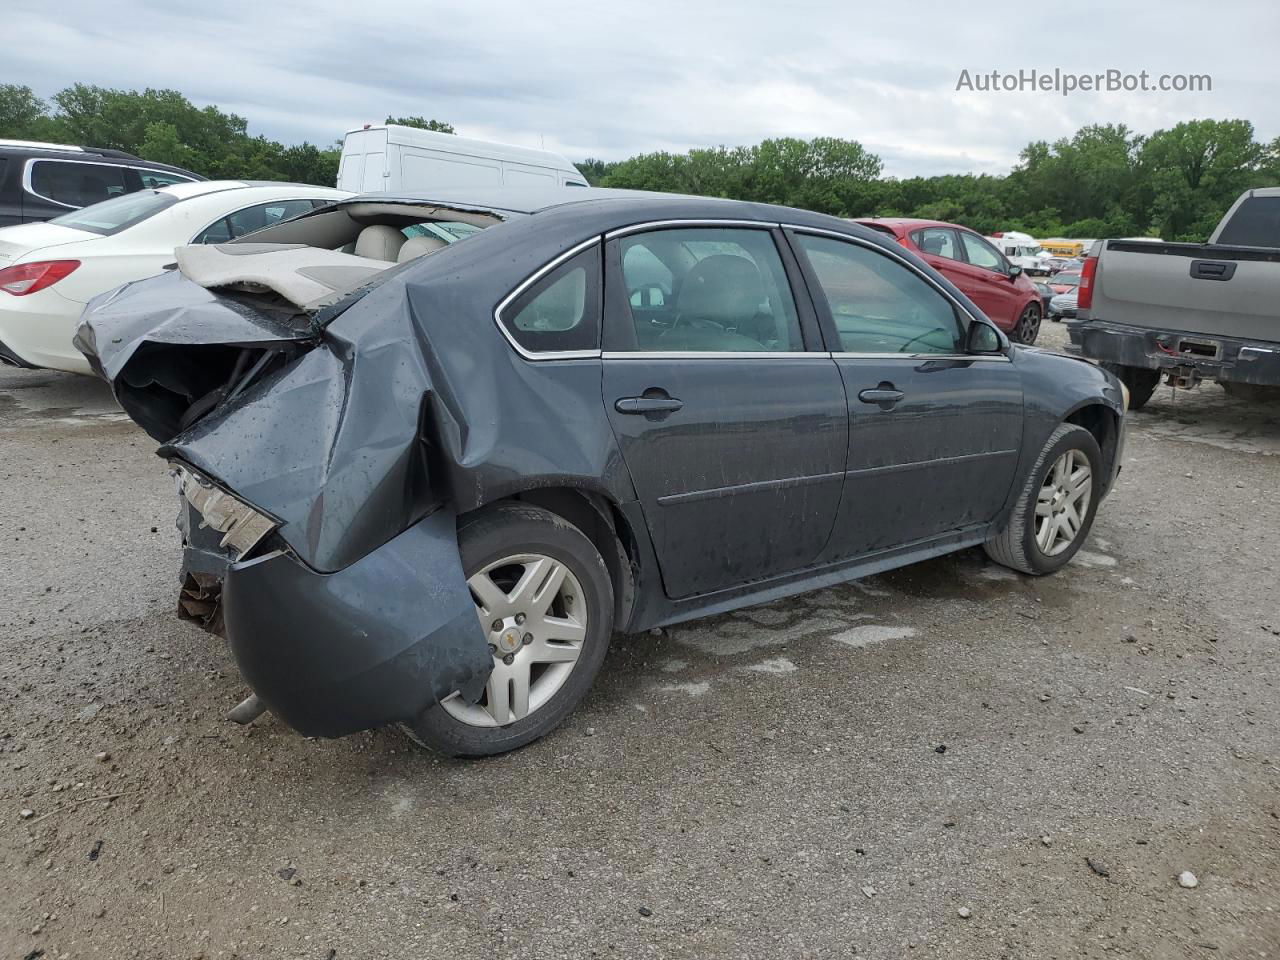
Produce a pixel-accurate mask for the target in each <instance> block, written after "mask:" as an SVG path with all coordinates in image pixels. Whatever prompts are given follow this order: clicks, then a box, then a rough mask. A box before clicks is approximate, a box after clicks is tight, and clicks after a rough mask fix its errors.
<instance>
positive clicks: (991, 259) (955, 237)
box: [854, 217, 1044, 343]
mask: <svg viewBox="0 0 1280 960" xmlns="http://www.w3.org/2000/svg"><path fill="white" fill-rule="evenodd" d="M854 223H860V224H862V225H863V226H865V227H870V228H871V229H873V230H879V231H880V232H882V233H887V234H889V235H890V236H892V237H893V238H894V239H896V240H897V241H898V242H899V243H900V244H902V245H903V246H904V247H906V248H907V249H908V250H911V251H912V252H914V253H916V254H918V255H919V256H920V257H921V258H922V259H923V260H924V261H925V263H927V264H929V266H931V267H933V268H934V269H935V270H937V271H938V272H939V273H940V274H942V275H943V276H944V277H946V278H947V279H948V280H950V281H951V282H952V283H954V284H955V285H956V286H957V287H959V288H960V290H961V292H962V293H964V295H965V296H966V297H968V298H969V299H970V300H972V301H973V302H974V303H976V304H977V305H978V307H979V308H980V309H981V310H982V312H983V313H985V314H986V315H987V317H988V319H990V320H991V322H992V323H994V324H995V325H996V326H997V327H999V328H1000V329H1001V330H1003V331H1004V332H1005V333H1007V334H1008V335H1009V337H1010V339H1012V340H1013V341H1015V342H1016V343H1035V342H1036V337H1037V336H1038V335H1039V333H1040V320H1041V318H1042V317H1043V315H1044V313H1043V309H1044V308H1043V307H1042V305H1041V302H1040V293H1039V291H1038V290H1036V288H1035V285H1034V284H1033V283H1032V282H1031V281H1030V280H1029V279H1028V278H1027V276H1026V274H1024V273H1023V272H1022V269H1021V268H1020V267H1016V266H1014V265H1013V264H1011V263H1009V261H1008V260H1006V259H1005V256H1004V254H1002V253H1001V252H1000V251H999V250H997V249H996V248H995V247H993V246H992V245H991V244H990V243H988V242H987V241H986V240H984V239H983V238H982V237H980V236H979V235H978V234H976V233H974V232H973V231H972V230H970V229H969V228H968V227H962V226H959V225H958V224H954V223H941V222H939V221H937V220H909V219H900V218H896V217H876V218H870V217H868V218H860V219H857V220H855V221H854Z"/></svg>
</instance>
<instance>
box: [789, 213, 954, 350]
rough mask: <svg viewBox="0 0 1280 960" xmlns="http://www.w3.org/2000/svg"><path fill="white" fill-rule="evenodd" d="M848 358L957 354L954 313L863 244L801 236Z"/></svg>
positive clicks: (942, 299)
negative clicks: (867, 355) (880, 355)
mask: <svg viewBox="0 0 1280 960" xmlns="http://www.w3.org/2000/svg"><path fill="white" fill-rule="evenodd" d="M796 241H797V243H798V245H799V246H800V248H801V249H802V250H803V251H804V253H805V255H806V256H807V257H808V259H809V264H810V266H811V267H812V269H813V273H814V275H815V277H816V278H817V281H818V286H819V287H820V289H821V292H822V294H823V296H824V297H825V298H826V301H827V306H828V309H829V310H830V313H831V319H832V322H834V324H835V328H836V333H837V334H838V336H839V338H840V349H841V351H843V352H845V353H880V354H883V353H901V354H906V355H912V354H930V353H935V354H954V353H959V352H961V343H962V331H961V327H960V323H959V321H958V320H957V318H956V313H955V309H954V308H953V307H952V305H951V303H950V301H948V300H947V299H946V298H945V297H944V296H943V295H942V294H941V293H939V292H938V291H937V290H936V289H935V288H934V287H933V286H932V285H930V284H929V283H927V282H926V281H925V280H924V279H923V278H922V277H920V276H919V275H918V274H916V273H915V272H914V271H913V270H910V269H908V268H907V267H906V266H904V265H903V264H901V263H899V262H898V261H897V260H894V259H892V258H890V257H888V256H886V255H885V254H882V253H878V252H876V251H875V250H872V249H869V248H868V247H864V246H862V245H861V244H857V243H850V242H847V241H844V240H836V239H833V238H831V237H818V236H812V235H809V234H803V233H802V234H797V235H796Z"/></svg>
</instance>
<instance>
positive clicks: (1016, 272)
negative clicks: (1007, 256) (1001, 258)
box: [1009, 263, 1022, 280]
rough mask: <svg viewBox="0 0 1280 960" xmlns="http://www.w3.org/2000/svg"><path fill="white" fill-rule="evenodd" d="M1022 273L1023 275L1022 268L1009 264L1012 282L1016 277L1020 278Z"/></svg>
mask: <svg viewBox="0 0 1280 960" xmlns="http://www.w3.org/2000/svg"><path fill="white" fill-rule="evenodd" d="M1020 273H1022V268H1021V267H1020V266H1018V265H1017V264H1016V263H1011V264H1009V279H1010V280H1012V279H1013V278H1014V277H1016V276H1018V275H1019V274H1020Z"/></svg>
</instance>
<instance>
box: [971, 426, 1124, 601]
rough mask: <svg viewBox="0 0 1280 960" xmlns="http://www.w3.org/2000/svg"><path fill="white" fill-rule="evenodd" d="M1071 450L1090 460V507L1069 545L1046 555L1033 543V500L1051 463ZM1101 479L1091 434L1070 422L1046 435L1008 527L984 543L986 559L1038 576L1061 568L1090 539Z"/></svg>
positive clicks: (1099, 461)
mask: <svg viewBox="0 0 1280 960" xmlns="http://www.w3.org/2000/svg"><path fill="white" fill-rule="evenodd" d="M1070 450H1079V451H1081V452H1082V453H1083V454H1084V455H1085V456H1086V457H1087V458H1088V460H1089V467H1090V473H1091V474H1092V486H1091V488H1090V495H1089V507H1088V509H1087V510H1086V512H1085V516H1084V517H1083V518H1082V523H1081V524H1080V528H1079V530H1077V532H1076V535H1075V539H1074V540H1072V542H1071V544H1070V545H1069V546H1068V547H1067V548H1066V549H1065V550H1063V552H1061V553H1058V554H1054V555H1053V556H1049V555H1047V554H1045V553H1044V552H1042V551H1041V549H1040V547H1039V545H1038V544H1037V543H1036V525H1035V520H1036V499H1037V496H1038V494H1039V493H1040V488H1041V486H1043V485H1044V481H1045V477H1046V476H1047V475H1048V473H1049V470H1050V468H1051V467H1052V466H1053V464H1054V462H1055V461H1056V460H1057V459H1058V458H1059V457H1060V456H1062V455H1063V454H1064V453H1066V452H1068V451H1070ZM1102 480H1103V478H1102V451H1101V450H1099V449H1098V441H1097V440H1095V439H1094V438H1093V434H1091V433H1090V432H1089V431H1088V430H1086V429H1085V428H1084V427H1078V426H1076V425H1075V424H1073V423H1064V424H1062V425H1060V426H1059V427H1058V428H1057V429H1056V430H1054V431H1053V433H1052V434H1050V435H1049V439H1048V441H1047V442H1046V443H1045V445H1044V449H1043V450H1041V451H1040V456H1039V457H1037V458H1036V462H1035V464H1034V465H1033V466H1032V468H1031V470H1030V472H1028V474H1027V477H1026V480H1025V481H1024V482H1023V486H1022V489H1021V490H1020V491H1019V492H1018V499H1017V500H1016V501H1015V502H1014V505H1013V511H1012V512H1011V513H1010V515H1009V521H1008V524H1007V525H1006V526H1005V528H1004V529H1003V530H1001V531H1000V532H999V533H998V534H996V535H995V536H994V537H992V538H991V539H990V540H988V541H987V542H986V544H984V549H985V550H986V551H987V556H989V557H990V558H991V559H992V560H994V561H995V562H996V563H999V564H1001V565H1003V566H1006V567H1009V568H1011V569H1013V570H1018V571H1020V572H1022V573H1029V574H1031V575H1033V576H1037V577H1038V576H1043V575H1044V574H1046V573H1053V572H1054V571H1056V570H1060V569H1062V567H1064V566H1066V564H1067V563H1068V562H1069V561H1070V560H1071V558H1072V557H1074V556H1075V555H1076V551H1077V550H1079V549H1080V546H1081V544H1083V543H1084V542H1085V540H1086V539H1088V537H1089V531H1090V530H1091V529H1092V528H1093V518H1094V515H1095V514H1096V513H1097V511H1098V497H1099V495H1100V493H1101V492H1102Z"/></svg>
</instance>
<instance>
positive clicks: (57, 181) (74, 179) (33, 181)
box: [29, 160, 129, 207]
mask: <svg viewBox="0 0 1280 960" xmlns="http://www.w3.org/2000/svg"><path fill="white" fill-rule="evenodd" d="M29 180H30V182H29V187H30V190H31V192H32V193H34V194H35V195H36V196H37V197H41V198H43V199H45V200H52V201H53V202H54V203H61V204H62V205H64V206H67V207H87V206H89V204H91V203H101V202H102V201H103V200H110V199H111V198H112V197H118V196H120V195H122V194H125V193H128V192H129V187H128V185H127V184H126V183H125V168H124V167H116V166H108V165H107V164H102V163H80V162H72V161H70V160H33V161H31V167H30V173H29Z"/></svg>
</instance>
